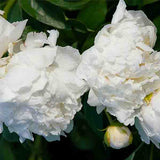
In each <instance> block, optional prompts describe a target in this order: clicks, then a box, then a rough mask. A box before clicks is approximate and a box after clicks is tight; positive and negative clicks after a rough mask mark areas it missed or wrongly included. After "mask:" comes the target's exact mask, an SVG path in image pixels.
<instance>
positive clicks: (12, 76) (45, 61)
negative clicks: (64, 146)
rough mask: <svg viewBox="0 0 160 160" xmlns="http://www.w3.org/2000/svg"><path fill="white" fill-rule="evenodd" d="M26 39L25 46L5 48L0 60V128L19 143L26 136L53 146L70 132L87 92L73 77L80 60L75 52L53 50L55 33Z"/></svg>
mask: <svg viewBox="0 0 160 160" xmlns="http://www.w3.org/2000/svg"><path fill="white" fill-rule="evenodd" d="M49 34H50V35H49V37H48V38H47V36H46V34H45V33H33V32H31V33H29V34H28V35H27V39H26V41H25V42H24V44H23V43H20V42H17V43H16V44H13V45H10V48H9V52H11V53H10V55H12V56H10V57H7V58H1V67H0V123H1V131H2V129H3V128H2V123H4V124H5V125H6V126H7V127H8V129H9V131H10V132H16V133H17V134H18V135H19V136H20V141H21V142H23V141H24V140H25V139H30V140H33V135H32V133H36V134H38V135H42V136H44V137H45V138H46V139H47V140H48V141H53V140H58V139H59V138H60V135H65V133H64V132H69V131H70V130H71V129H72V119H73V118H74V115H75V114H76V112H78V111H79V110H80V109H81V107H82V105H81V100H80V96H81V95H82V94H83V93H84V92H85V91H86V89H87V87H86V84H85V83H84V81H83V80H80V79H79V78H78V76H77V75H76V70H77V67H78V65H79V63H80V60H81V57H80V54H79V52H78V50H77V49H74V48H72V47H70V46H67V47H59V46H56V41H57V37H58V31H55V30H52V31H49Z"/></svg>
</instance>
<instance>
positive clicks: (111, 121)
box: [105, 109, 113, 125]
mask: <svg viewBox="0 0 160 160" xmlns="http://www.w3.org/2000/svg"><path fill="white" fill-rule="evenodd" d="M105 114H106V116H107V118H108V121H109V123H110V125H111V124H113V120H112V118H111V116H110V115H109V113H108V112H107V109H105Z"/></svg>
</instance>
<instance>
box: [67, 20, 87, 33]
mask: <svg viewBox="0 0 160 160" xmlns="http://www.w3.org/2000/svg"><path fill="white" fill-rule="evenodd" d="M67 24H68V25H70V26H71V27H72V28H73V29H74V30H75V31H78V32H81V33H86V32H88V29H87V27H86V26H85V25H84V24H83V23H81V22H80V21H78V20H75V19H69V20H68V21H67Z"/></svg>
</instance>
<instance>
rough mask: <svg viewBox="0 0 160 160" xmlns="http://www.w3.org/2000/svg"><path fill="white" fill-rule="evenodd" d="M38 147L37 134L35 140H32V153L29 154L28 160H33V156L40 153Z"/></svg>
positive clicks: (38, 138) (38, 137)
mask: <svg viewBox="0 0 160 160" xmlns="http://www.w3.org/2000/svg"><path fill="white" fill-rule="evenodd" d="M40 149H41V137H40V136H38V135H37V136H36V138H35V141H34V146H33V149H32V153H31V155H30V156H29V159H28V160H35V158H36V157H37V156H39V154H40ZM39 159H40V157H39Z"/></svg>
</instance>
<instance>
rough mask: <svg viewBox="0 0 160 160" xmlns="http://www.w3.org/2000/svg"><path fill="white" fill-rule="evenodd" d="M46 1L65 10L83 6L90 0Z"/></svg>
mask: <svg viewBox="0 0 160 160" xmlns="http://www.w3.org/2000/svg"><path fill="white" fill-rule="evenodd" d="M47 1H48V2H50V3H52V4H54V5H57V6H59V7H62V8H64V9H67V10H78V9H81V8H83V7H84V6H85V5H86V4H87V3H88V2H89V1H90V0H47Z"/></svg>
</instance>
